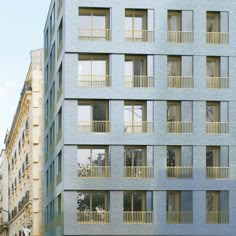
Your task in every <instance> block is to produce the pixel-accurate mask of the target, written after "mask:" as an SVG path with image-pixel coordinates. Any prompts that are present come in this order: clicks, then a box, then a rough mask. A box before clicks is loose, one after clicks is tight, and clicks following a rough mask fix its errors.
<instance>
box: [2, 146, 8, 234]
mask: <svg viewBox="0 0 236 236" xmlns="http://www.w3.org/2000/svg"><path fill="white" fill-rule="evenodd" d="M0 236H8V161H7V157H6V152H5V150H4V149H2V150H1V153H0Z"/></svg>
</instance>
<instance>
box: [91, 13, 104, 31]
mask: <svg viewBox="0 0 236 236" xmlns="http://www.w3.org/2000/svg"><path fill="white" fill-rule="evenodd" d="M93 28H94V29H106V17H105V16H99V15H96V16H95V15H94V16H93Z"/></svg>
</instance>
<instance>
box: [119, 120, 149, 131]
mask: <svg viewBox="0 0 236 236" xmlns="http://www.w3.org/2000/svg"><path fill="white" fill-rule="evenodd" d="M124 126H125V127H124V132H125V133H135V134H140V133H153V122H147V121H125V124H124Z"/></svg>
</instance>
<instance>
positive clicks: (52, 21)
mask: <svg viewBox="0 0 236 236" xmlns="http://www.w3.org/2000/svg"><path fill="white" fill-rule="evenodd" d="M54 29H55V4H54V5H53V7H52V11H51V15H50V35H51V39H52V36H53V33H54Z"/></svg>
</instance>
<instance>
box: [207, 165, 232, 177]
mask: <svg viewBox="0 0 236 236" xmlns="http://www.w3.org/2000/svg"><path fill="white" fill-rule="evenodd" d="M206 176H207V178H209V179H228V178H229V167H206Z"/></svg>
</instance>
